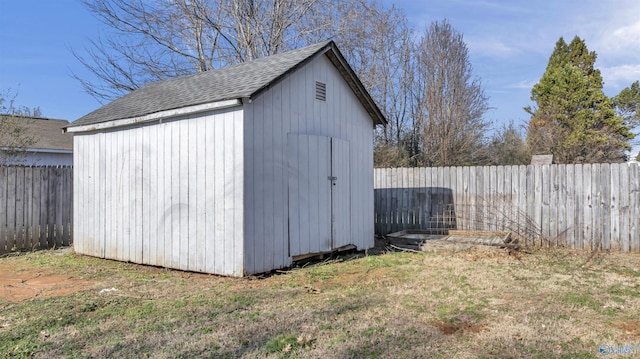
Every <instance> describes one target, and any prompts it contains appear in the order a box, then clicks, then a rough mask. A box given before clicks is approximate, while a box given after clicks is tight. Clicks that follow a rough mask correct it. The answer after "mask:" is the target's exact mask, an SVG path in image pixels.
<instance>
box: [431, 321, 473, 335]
mask: <svg viewBox="0 0 640 359" xmlns="http://www.w3.org/2000/svg"><path fill="white" fill-rule="evenodd" d="M431 324H433V326H435V327H436V328H438V330H440V332H441V333H442V334H445V335H453V334H457V335H462V334H465V333H480V332H481V331H482V330H483V329H484V325H481V324H475V323H471V322H468V321H464V320H462V321H451V322H443V321H441V320H434V321H433V322H431Z"/></svg>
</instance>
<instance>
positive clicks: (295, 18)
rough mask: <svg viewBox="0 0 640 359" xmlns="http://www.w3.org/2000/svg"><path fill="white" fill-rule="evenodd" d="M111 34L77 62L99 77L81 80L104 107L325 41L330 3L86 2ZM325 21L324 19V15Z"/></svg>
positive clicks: (224, 0)
mask: <svg viewBox="0 0 640 359" xmlns="http://www.w3.org/2000/svg"><path fill="white" fill-rule="evenodd" d="M84 3H85V5H86V6H87V7H88V9H89V10H90V11H91V12H93V13H94V14H95V15H96V16H97V17H98V19H100V20H101V21H102V22H103V23H104V24H105V25H106V26H107V27H108V29H110V33H109V34H108V35H106V36H105V37H103V38H98V39H93V40H92V41H91V46H89V47H88V48H87V49H85V50H86V53H85V54H84V55H83V54H81V53H80V52H78V51H74V55H75V57H76V58H77V59H78V60H79V61H80V62H81V63H82V64H83V65H84V66H85V68H87V69H88V70H89V72H90V73H91V74H93V75H94V76H95V78H97V80H96V81H91V80H87V79H84V78H82V77H80V76H79V75H74V76H75V77H76V79H78V80H79V81H80V82H81V83H82V85H83V86H84V88H85V90H86V91H87V92H88V93H89V94H91V95H93V96H94V97H96V98H97V99H99V100H111V99H114V98H117V97H119V96H122V95H123V94H126V93H128V92H130V91H132V90H135V89H137V88H139V87H141V86H143V85H145V84H147V83H149V82H152V81H157V80H162V79H166V78H171V77H176V76H182V75H187V74H192V73H195V72H201V71H207V70H210V69H214V68H218V67H222V66H227V65H230V64H236V63H239V62H243V61H248V60H253V59H256V58H259V57H264V56H268V55H273V54H276V53H279V52H283V51H286V50H290V49H292V48H297V47H300V46H301V45H304V44H307V43H309V41H311V40H317V39H318V38H320V37H321V36H323V35H325V34H326V33H327V32H328V31H327V29H328V27H329V26H330V25H331V24H326V23H322V22H320V21H319V20H318V18H325V17H327V18H328V16H325V15H324V14H325V13H326V11H325V10H324V9H325V8H331V6H330V5H331V1H330V0H250V1H243V0H173V1H166V0H85V1H84ZM321 15H322V16H321Z"/></svg>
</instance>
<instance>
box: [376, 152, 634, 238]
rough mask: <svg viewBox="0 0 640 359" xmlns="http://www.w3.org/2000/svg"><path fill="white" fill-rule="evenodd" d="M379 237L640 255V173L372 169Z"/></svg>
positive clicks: (586, 167)
mask: <svg viewBox="0 0 640 359" xmlns="http://www.w3.org/2000/svg"><path fill="white" fill-rule="evenodd" d="M374 187H375V195H374V196H375V226H376V227H375V228H376V233H377V234H382V235H384V234H388V233H391V232H396V231H400V230H406V229H432V228H457V229H469V230H501V231H502V230H509V231H511V232H512V233H513V234H514V235H516V236H519V237H520V238H521V239H522V240H524V241H526V243H527V244H537V245H559V246H567V247H572V248H593V249H616V250H622V251H640V233H639V232H640V231H639V229H640V167H639V166H638V165H637V164H626V163H622V164H578V165H543V166H490V167H441V168H379V169H375V171H374Z"/></svg>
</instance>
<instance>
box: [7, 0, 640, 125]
mask: <svg viewBox="0 0 640 359" xmlns="http://www.w3.org/2000/svg"><path fill="white" fill-rule="evenodd" d="M383 2H384V3H385V4H386V5H388V6H392V5H393V6H396V7H398V8H400V9H402V10H403V11H404V13H405V14H406V16H407V18H408V20H409V23H410V25H411V26H412V27H413V28H414V29H415V31H416V32H418V33H420V32H423V31H424V30H425V29H426V27H427V26H428V25H429V24H430V23H431V22H432V21H441V20H443V19H445V18H446V19H447V20H448V21H449V23H450V24H451V25H452V26H453V27H454V28H455V29H456V30H457V31H458V32H460V33H461V34H463V36H464V40H465V42H466V44H467V46H468V49H469V56H470V62H471V64H472V66H473V70H474V71H473V72H474V74H475V75H476V76H477V77H478V78H480V80H481V81H482V84H483V87H484V91H485V94H486V95H487V96H488V97H489V105H490V107H491V110H490V111H489V112H488V113H487V115H486V119H487V120H489V121H491V122H492V123H493V124H494V127H495V128H499V127H500V126H502V125H503V124H506V123H508V122H509V121H513V122H514V123H515V124H516V125H524V124H526V122H527V120H528V114H527V113H526V112H525V111H524V110H523V107H525V106H527V105H531V104H532V103H531V101H530V95H531V88H532V87H533V85H534V84H535V83H537V82H538V80H539V79H540V77H541V76H542V74H543V73H544V70H545V67H546V65H547V62H548V60H549V56H550V55H551V52H552V51H553V48H554V46H555V43H556V41H557V40H558V39H559V38H560V37H561V36H562V37H564V38H565V40H566V41H567V42H570V41H571V39H573V37H574V36H576V35H577V36H580V37H581V38H582V39H584V40H585V42H586V44H587V47H588V48H589V50H591V51H595V52H596V53H597V54H598V58H597V61H596V67H597V68H599V69H600V70H601V72H602V75H603V79H604V92H605V94H606V95H608V96H614V95H616V94H617V93H619V92H620V90H622V89H623V88H625V87H627V86H629V85H630V84H631V83H632V82H634V81H636V80H640V15H638V14H640V1H637V0H607V1H602V0H597V1H596V0H581V1H579V2H577V1H568V0H566V1H565V0H538V1H531V0H526V1H522V0H504V1H498V0H433V1H429V0H383ZM105 31H106V28H104V26H103V25H102V24H100V23H99V21H98V20H97V19H95V18H94V17H93V15H92V14H91V13H90V12H89V11H88V10H87V9H86V8H85V7H84V5H83V4H82V3H81V1H80V0H55V1H53V0H0V93H6V92H7V91H10V93H13V94H17V98H16V103H17V104H18V105H21V106H28V107H32V108H33V107H40V109H41V111H42V115H43V116H44V117H49V118H57V119H65V120H69V121H74V120H76V119H78V118H80V117H82V116H83V115H85V114H87V113H89V112H91V111H93V110H95V109H96V108H98V107H100V106H101V104H100V103H99V102H98V101H97V100H96V99H94V98H93V97H91V96H90V95H88V94H86V93H85V92H84V90H83V88H82V86H81V85H80V83H79V82H78V81H77V80H75V79H74V78H73V77H72V74H77V75H79V76H81V77H83V76H89V74H88V73H87V72H86V70H84V68H83V67H82V65H81V64H80V63H79V62H78V61H77V60H76V58H75V57H74V56H73V54H72V52H71V49H73V50H75V51H77V52H79V53H83V51H84V49H85V48H86V47H88V45H89V41H90V39H92V38H97V36H98V35H99V34H100V33H101V32H105Z"/></svg>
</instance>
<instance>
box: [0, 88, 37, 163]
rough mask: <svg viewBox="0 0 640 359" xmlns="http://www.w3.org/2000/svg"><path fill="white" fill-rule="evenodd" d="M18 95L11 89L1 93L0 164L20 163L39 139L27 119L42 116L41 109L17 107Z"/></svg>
mask: <svg viewBox="0 0 640 359" xmlns="http://www.w3.org/2000/svg"><path fill="white" fill-rule="evenodd" d="M15 99H16V95H12V94H11V92H10V91H9V90H6V91H5V92H4V93H0V166H6V165H7V164H16V163H18V164H19V163H20V162H21V161H22V160H23V159H24V156H25V154H26V152H25V150H26V149H27V148H29V147H30V146H31V145H33V144H34V143H36V141H37V139H36V138H35V136H34V135H32V134H30V133H29V132H28V129H27V126H26V125H27V121H29V118H30V117H32V116H35V117H37V116H40V115H41V113H40V109H39V108H37V107H36V108H34V109H30V108H28V107H16V105H15Z"/></svg>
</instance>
